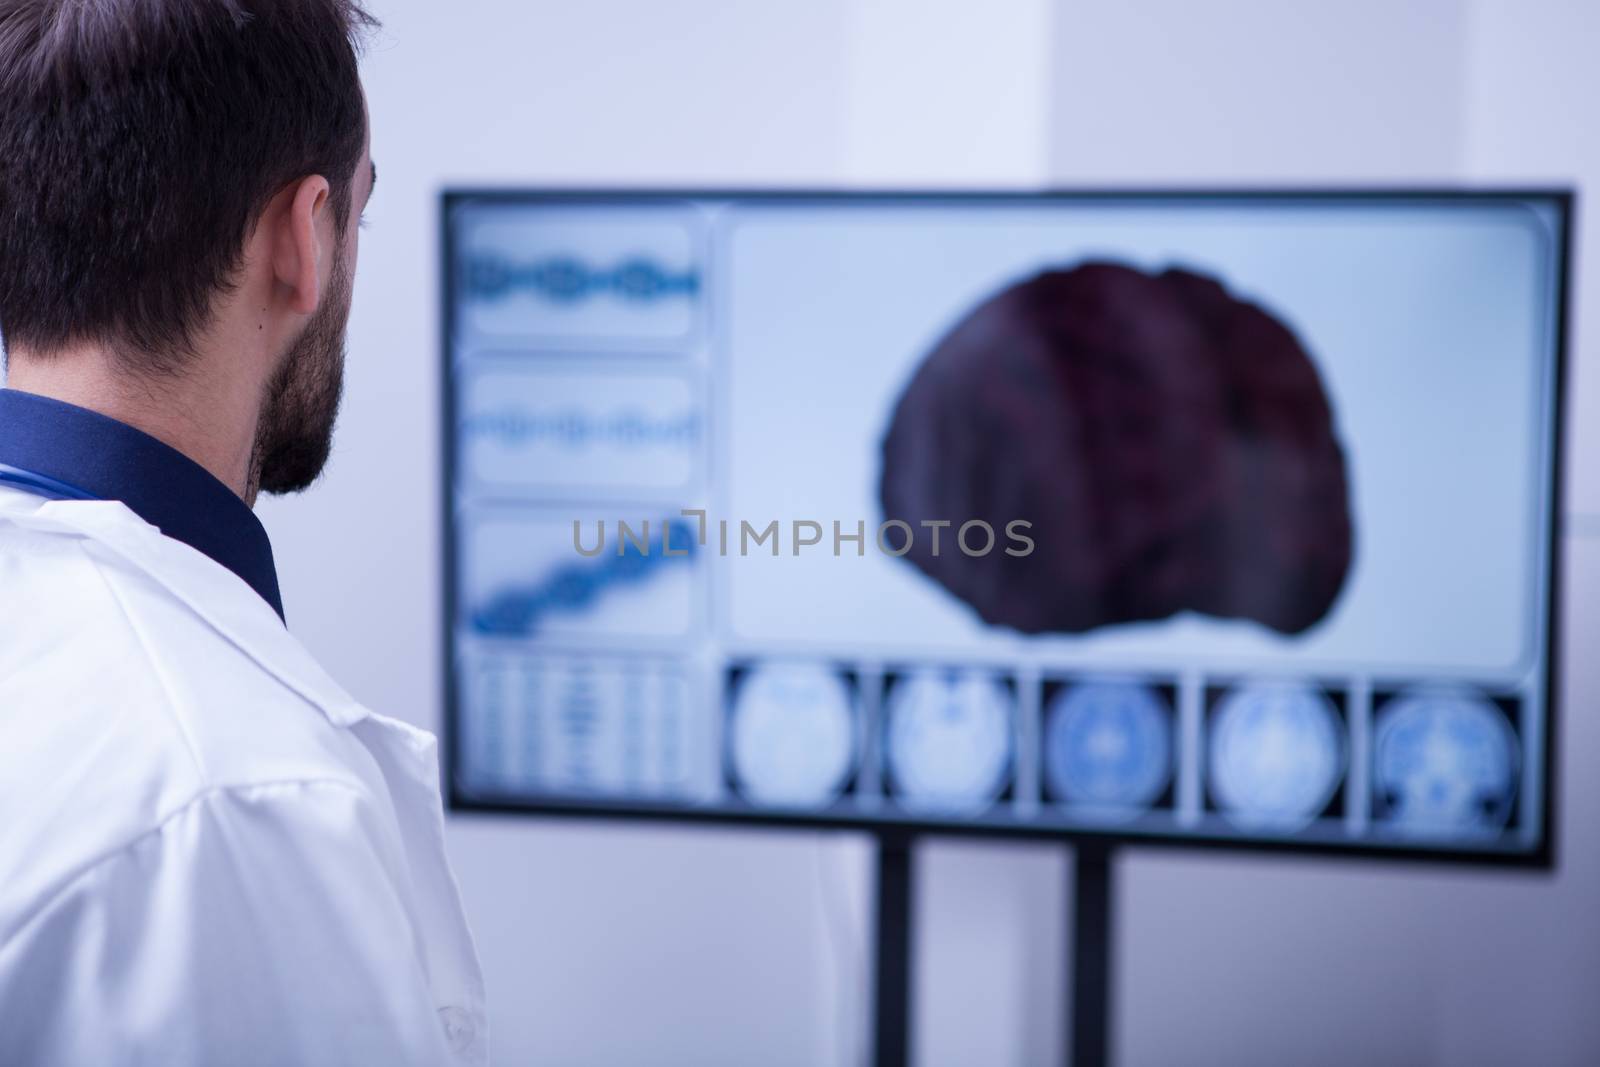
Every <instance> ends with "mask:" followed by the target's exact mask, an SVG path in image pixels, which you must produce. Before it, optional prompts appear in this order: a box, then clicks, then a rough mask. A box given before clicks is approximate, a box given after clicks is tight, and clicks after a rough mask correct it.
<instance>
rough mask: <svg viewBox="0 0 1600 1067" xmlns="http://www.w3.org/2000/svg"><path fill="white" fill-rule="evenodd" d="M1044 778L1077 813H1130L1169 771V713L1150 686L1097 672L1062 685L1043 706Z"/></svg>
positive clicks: (1157, 792) (1145, 804)
mask: <svg viewBox="0 0 1600 1067" xmlns="http://www.w3.org/2000/svg"><path fill="white" fill-rule="evenodd" d="M1044 774H1045V784H1046V785H1047V786H1048V787H1049V789H1050V792H1051V794H1052V795H1053V796H1055V797H1058V798H1060V799H1061V800H1062V801H1063V802H1064V803H1066V804H1067V805H1068V806H1069V807H1071V808H1073V809H1074V810H1075V811H1076V812H1077V813H1079V814H1083V815H1088V816H1092V817H1100V818H1109V819H1118V818H1128V817H1132V816H1134V815H1136V814H1138V813H1139V812H1140V811H1143V810H1145V809H1147V808H1149V807H1150V806H1151V805H1152V804H1154V803H1155V802H1156V800H1157V799H1159V798H1160V796H1161V794H1162V792H1163V791H1164V790H1165V789H1166V788H1167V784H1168V783H1169V782H1170V781H1171V779H1172V715H1171V710H1170V705H1168V703H1167V702H1166V701H1165V700H1163V699H1162V697H1161V696H1160V695H1159V694H1158V693H1157V692H1156V690H1155V689H1153V688H1151V687H1150V686H1148V685H1144V684H1142V683H1140V682H1137V681H1132V680H1121V679H1102V680H1096V681H1089V682H1085V683H1082V684H1078V685H1073V686H1068V687H1064V688H1062V689H1061V690H1060V691H1058V692H1057V693H1056V694H1055V695H1054V696H1053V697H1051V698H1050V701H1049V703H1048V704H1047V705H1046V707H1045V735H1044Z"/></svg>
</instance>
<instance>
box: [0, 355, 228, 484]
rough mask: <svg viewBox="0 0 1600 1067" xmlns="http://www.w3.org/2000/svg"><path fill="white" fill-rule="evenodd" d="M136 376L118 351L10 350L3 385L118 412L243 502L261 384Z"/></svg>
mask: <svg viewBox="0 0 1600 1067" xmlns="http://www.w3.org/2000/svg"><path fill="white" fill-rule="evenodd" d="M203 363H204V361H203V360H197V361H196V367H195V368H194V370H193V372H191V371H190V369H189V368H185V369H184V370H183V371H182V372H180V373H176V374H173V375H170V376H164V377H159V378H157V377H152V376H134V375H131V374H129V373H128V371H127V370H126V369H124V368H123V367H122V366H121V365H120V361H119V360H118V359H117V357H116V356H115V355H114V354H112V353H110V352H107V351H105V350H104V349H101V348H96V347H84V348H78V349H73V350H71V351H63V352H57V353H53V354H51V355H50V356H48V357H44V358H38V357H34V356H32V355H31V354H29V353H26V352H20V351H16V350H13V351H12V352H11V355H10V360H9V365H8V368H7V380H6V383H5V384H6V386H7V387H8V388H12V389H18V390H21V391H22V392H25V393H33V394H35V395H38V396H46V397H50V398H51V399H53V400H60V401H63V402H65V403H68V404H75V405H77V406H78V407H81V408H88V409H89V410H90V411H95V412H98V413H100V414H101V415H105V416H108V417H109V418H113V419H116V420H117V421H118V422H123V423H126V424H128V425H129V426H132V427H134V428H135V429H137V430H142V431H144V432H145V433H147V434H149V435H150V436H152V437H154V438H156V439H157V440H159V441H161V442H162V443H163V444H166V445H169V446H171V447H172V448H175V449H177V450H178V451H179V452H182V453H183V454H184V455H186V456H188V457H189V458H190V459H192V460H194V461H195V462H196V463H198V464H200V466H202V467H204V468H205V469H206V470H207V471H209V472H210V473H211V475H212V476H213V477H215V478H216V479H217V480H218V481H220V482H222V484H224V485H226V486H227V487H228V488H229V489H231V490H233V492H234V493H236V494H237V495H238V496H239V497H240V498H241V499H244V501H245V503H247V504H252V505H253V503H254V501H252V500H250V499H249V497H250V496H253V495H254V494H252V493H250V492H249V489H250V487H249V484H248V483H249V475H250V460H251V449H252V446H253V445H254V443H255V426H256V420H257V418H258V416H259V392H257V393H256V394H255V396H252V395H251V393H250V391H249V390H243V389H240V388H238V387H237V386H236V385H233V386H230V385H229V384H228V383H227V382H226V381H225V380H222V379H220V378H219V377H218V376H217V375H208V374H206V373H204V367H203Z"/></svg>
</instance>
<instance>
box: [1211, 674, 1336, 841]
mask: <svg viewBox="0 0 1600 1067" xmlns="http://www.w3.org/2000/svg"><path fill="white" fill-rule="evenodd" d="M1342 723H1343V720H1342V719H1341V717H1340V716H1339V713H1338V712H1337V711H1335V710H1334V707H1333V703H1332V702H1331V701H1330V700H1329V699H1328V698H1327V696H1326V695H1325V694H1323V693H1322V692H1321V691H1320V690H1319V689H1317V688H1315V687H1313V686H1310V685H1300V684H1295V683H1288V682H1282V683H1261V682H1255V683H1250V684H1247V685H1243V686H1240V687H1239V688H1237V689H1234V690H1231V691H1230V692H1228V693H1227V694H1226V695H1225V696H1224V697H1223V698H1222V700H1221V701H1220V702H1218V704H1217V706H1216V708H1215V709H1214V711H1213V715H1212V719H1211V741H1210V745H1209V760H1208V762H1207V778H1208V780H1209V782H1210V789H1211V797H1212V800H1213V801H1214V802H1215V803H1216V805H1217V807H1218V808H1220V809H1221V810H1222V812H1223V813H1224V814H1225V815H1226V816H1227V817H1228V818H1229V819H1230V820H1231V821H1233V822H1234V823H1235V824H1237V825H1240V826H1245V827H1251V828H1256V829H1262V830H1276V831H1290V830H1296V829H1300V828H1302V827H1304V826H1306V825H1307V824H1308V823H1310V822H1311V821H1312V820H1313V819H1315V818H1316V817H1317V816H1318V814H1320V813H1321V812H1322V810H1323V809H1324V808H1326V807H1327V806H1328V803H1329V801H1331V800H1332V799H1333V795H1334V792H1335V790H1337V789H1338V787H1339V782H1340V780H1341V779H1342V778H1343V777H1344V764H1345V746H1344V734H1343V726H1342Z"/></svg>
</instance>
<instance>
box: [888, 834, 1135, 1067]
mask: <svg viewBox="0 0 1600 1067" xmlns="http://www.w3.org/2000/svg"><path fill="white" fill-rule="evenodd" d="M914 843H915V835H914V834H913V833H909V832H905V831H900V830H886V831H883V832H881V833H879V835H878V924H877V937H878V950H877V959H876V964H875V966H876V969H877V976H876V1005H875V1008H876V1012H875V1026H874V1052H873V1062H874V1063H876V1064H877V1067H910V1063H911V1055H910V1052H911V1047H910V1030H911V1027H910V1023H911V968H912V948H913V941H914V939H915V932H914V930H913V927H912V907H913V904H914V896H913V893H914V888H915V877H914V870H915V869H914V867H913V865H912V855H911V852H912V846H913V844H914ZM1072 851H1073V852H1074V853H1075V862H1074V863H1073V865H1072V866H1073V892H1072V900H1071V904H1070V907H1071V909H1072V923H1071V930H1072V972H1071V988H1070V989H1069V990H1068V996H1069V997H1070V998H1071V1005H1070V1007H1071V1014H1070V1016H1069V1020H1068V1027H1069V1033H1068V1038H1067V1047H1066V1054H1065V1062H1066V1064H1067V1065H1068V1067H1105V1065H1106V1063H1107V1062H1108V1059H1109V1053H1110V1045H1109V1036H1110V1021H1111V978H1112V975H1111V949H1112V945H1111V923H1112V897H1111V894H1112V880H1111V863H1112V855H1111V852H1112V846H1111V845H1109V844H1103V843H1096V842H1088V843H1080V844H1078V845H1076V846H1074V847H1073V849H1072Z"/></svg>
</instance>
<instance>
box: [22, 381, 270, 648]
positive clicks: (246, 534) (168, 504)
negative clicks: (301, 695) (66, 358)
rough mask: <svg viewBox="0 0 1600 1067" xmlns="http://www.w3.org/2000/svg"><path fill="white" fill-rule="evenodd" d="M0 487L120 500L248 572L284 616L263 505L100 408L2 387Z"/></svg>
mask: <svg viewBox="0 0 1600 1067" xmlns="http://www.w3.org/2000/svg"><path fill="white" fill-rule="evenodd" d="M0 485H6V486H15V487H19V488H23V489H27V490H28V491H30V492H34V493H38V494H39V495H41V496H46V497H51V498H53V499H62V498H65V499H79V500H119V501H121V502H122V503H123V504H126V505H127V506H128V509H129V510H130V511H132V512H133V513H134V514H135V515H137V516H139V517H140V518H141V519H143V520H144V521H145V522H148V523H149V524H150V525H152V526H155V527H156V528H158V529H159V530H160V531H161V532H162V533H163V534H165V535H166V536H168V537H171V538H173V539H174V540H177V541H182V542H183V543H184V544H186V545H188V546H189V547H190V548H193V549H195V550H196V551H197V552H201V553H203V554H204V555H206V556H209V557H210V558H211V559H213V560H215V561H216V562H217V563H220V564H222V565H223V566H224V567H226V568H228V569H229V570H230V571H232V572H233V573H234V574H237V575H238V576H239V577H240V578H242V579H244V581H245V582H246V584H248V585H249V586H250V588H252V589H254V590H255V591H256V592H257V593H259V594H260V595H261V599H263V600H265V601H266V602H267V603H268V604H270V605H271V606H272V610H273V611H275V612H277V613H278V618H280V619H282V618H283V599H282V597H281V596H280V594H279V592H278V570H277V566H276V565H275V564H274V563H273V559H272V542H271V541H270V540H268V538H267V531H266V528H265V527H264V526H262V525H261V520H260V519H258V518H256V516H255V512H253V511H251V510H250V509H249V508H248V507H246V506H245V503H244V501H243V500H241V499H239V497H238V496H237V495H236V494H235V493H234V492H233V490H231V489H229V488H228V487H227V486H226V485H223V484H222V483H221V482H220V481H218V480H217V479H216V478H214V477H212V475H211V474H210V472H208V471H207V470H206V469H205V468H204V467H202V466H200V464H198V463H196V462H195V461H194V460H192V459H190V458H189V457H188V456H185V455H184V454H183V453H182V452H179V451H178V450H177V449H175V448H173V447H171V446H170V445H166V444H163V443H162V442H160V441H158V440H156V439H155V438H154V437H151V436H150V435H149V434H147V433H145V432H143V431H142V430H136V429H134V428H133V427H132V426H129V425H127V424H126V423H122V422H118V421H117V420H116V419H111V418H107V417H106V416H104V415H101V414H99V413H98V412H94V411H89V410H88V409H86V408H80V407H77V406H76V405H74V404H65V403H62V402H61V401H59V400H51V399H49V398H48V397H42V396H34V395H33V394H32V393H23V392H18V391H17V390H15V389H0Z"/></svg>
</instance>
